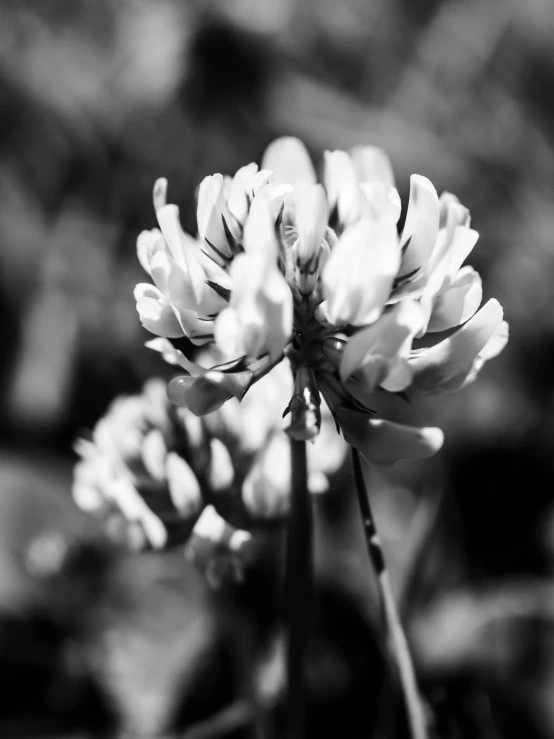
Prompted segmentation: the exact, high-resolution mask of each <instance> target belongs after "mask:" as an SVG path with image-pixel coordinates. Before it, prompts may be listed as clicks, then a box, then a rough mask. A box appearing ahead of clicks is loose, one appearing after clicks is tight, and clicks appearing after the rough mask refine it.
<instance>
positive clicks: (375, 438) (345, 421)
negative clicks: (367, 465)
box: [335, 406, 444, 464]
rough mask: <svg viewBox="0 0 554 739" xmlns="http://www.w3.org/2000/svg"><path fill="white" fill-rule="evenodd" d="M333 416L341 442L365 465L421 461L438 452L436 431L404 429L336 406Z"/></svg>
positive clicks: (439, 440)
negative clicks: (350, 447)
mask: <svg viewBox="0 0 554 739" xmlns="http://www.w3.org/2000/svg"><path fill="white" fill-rule="evenodd" d="M335 414H336V417H337V420H338V422H339V424H340V427H341V429H342V432H343V434H344V438H345V440H346V441H347V442H348V444H350V446H352V447H354V449H357V450H358V451H359V452H360V454H362V455H363V456H364V457H365V458H366V459H367V460H368V461H369V462H377V463H381V464H390V463H392V462H396V461H398V460H399V459H423V458H425V457H431V456H432V455H433V454H436V452H438V451H439V449H440V448H441V446H442V445H443V442H444V435H443V433H442V431H441V430H440V429H439V428H434V427H423V428H420V427H417V426H404V425H403V424H398V423H392V422H391V421H385V420H383V419H379V418H372V417H371V416H368V415H367V414H365V413H361V412H359V411H353V410H349V409H347V408H344V407H341V406H338V407H336V408H335Z"/></svg>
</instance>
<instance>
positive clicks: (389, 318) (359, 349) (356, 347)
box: [340, 300, 422, 382]
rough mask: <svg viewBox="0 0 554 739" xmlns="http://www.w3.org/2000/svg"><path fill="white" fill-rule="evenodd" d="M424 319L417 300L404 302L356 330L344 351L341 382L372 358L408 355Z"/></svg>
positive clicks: (391, 357) (341, 364)
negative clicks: (412, 341)
mask: <svg viewBox="0 0 554 739" xmlns="http://www.w3.org/2000/svg"><path fill="white" fill-rule="evenodd" d="M421 318H422V317H421V312H420V310H419V308H418V305H417V303H416V302H415V301H413V300H401V301H400V302H398V303H396V304H395V305H394V306H393V307H392V309H391V310H389V311H388V312H387V313H385V314H383V315H382V316H381V317H380V318H379V320H378V321H376V322H375V323H374V324H372V325H371V326H368V327H367V328H363V329H361V330H360V331H357V332H356V333H355V334H354V335H353V336H351V337H350V338H349V339H348V341H347V343H346V345H345V347H344V349H343V353H342V358H341V363H340V376H341V380H342V381H343V382H345V381H346V380H347V379H348V377H350V375H352V374H354V372H356V371H357V370H359V369H361V368H362V367H363V366H364V365H365V364H367V363H369V362H370V361H371V359H372V358H375V357H381V358H385V359H393V358H394V357H395V356H396V355H398V354H402V355H403V356H407V355H408V353H409V351H410V348H411V341H410V339H413V337H414V336H415V334H416V332H417V331H418V330H419V327H420V325H421Z"/></svg>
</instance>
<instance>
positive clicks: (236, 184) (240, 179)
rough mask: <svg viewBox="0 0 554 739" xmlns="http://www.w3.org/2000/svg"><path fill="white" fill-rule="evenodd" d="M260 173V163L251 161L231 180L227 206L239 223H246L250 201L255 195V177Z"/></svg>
mask: <svg viewBox="0 0 554 739" xmlns="http://www.w3.org/2000/svg"><path fill="white" fill-rule="evenodd" d="M257 174H258V165H257V164H256V163H255V162H251V163H250V164H247V165H246V166H244V167H241V168H240V169H239V170H237V172H236V174H235V176H234V177H233V179H232V181H231V186H230V188H229V195H228V197H227V208H228V209H229V212H230V213H231V215H232V216H233V217H234V218H235V219H236V221H237V223H240V224H244V222H245V220H246V216H247V215H248V208H249V204H250V201H251V200H252V198H253V197H254V193H253V186H254V178H255V176H256V175H257Z"/></svg>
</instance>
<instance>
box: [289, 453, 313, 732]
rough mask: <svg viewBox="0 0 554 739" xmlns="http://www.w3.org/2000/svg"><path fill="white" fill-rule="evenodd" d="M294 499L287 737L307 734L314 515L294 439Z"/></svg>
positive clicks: (304, 462) (304, 461) (302, 460)
mask: <svg viewBox="0 0 554 739" xmlns="http://www.w3.org/2000/svg"><path fill="white" fill-rule="evenodd" d="M290 445H291V464H292V500H291V515H290V517H289V524H288V535H287V551H286V571H285V577H286V580H285V589H286V590H285V601H286V602H285V608H286V619H287V655H286V666H287V733H286V736H287V739H303V737H304V736H305V714H306V710H305V692H306V691H305V685H304V672H305V671H304V665H305V655H306V651H307V643H308V638H309V634H310V612H311V603H312V592H313V590H312V589H313V575H312V542H313V517H312V509H311V501H310V497H309V493H308V468H307V455H306V442H305V441H295V440H294V439H291V442H290Z"/></svg>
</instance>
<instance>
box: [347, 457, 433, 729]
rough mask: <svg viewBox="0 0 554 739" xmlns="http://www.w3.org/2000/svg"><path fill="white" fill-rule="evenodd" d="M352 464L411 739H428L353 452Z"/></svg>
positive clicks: (378, 541) (378, 543) (369, 551)
mask: <svg viewBox="0 0 554 739" xmlns="http://www.w3.org/2000/svg"><path fill="white" fill-rule="evenodd" d="M352 462H353V466H354V479H355V481H356V491H357V494H358V504H359V506H360V513H361V514H362V522H363V526H364V533H365V541H366V546H367V551H368V553H369V557H370V559H371V562H372V564H373V567H374V568H375V572H376V574H377V579H378V582H379V589H380V592H381V599H382V601H383V606H384V611H385V619H386V623H387V629H388V634H389V638H390V641H391V646H392V649H393V652H394V656H395V659H396V665H397V668H398V673H399V676H400V684H401V687H402V693H403V696H404V703H405V706H406V713H407V715H408V721H409V723H410V731H411V735H412V739H427V727H426V722H425V714H424V709H423V705H422V702H421V698H420V696H419V691H418V689H417V682H416V676H415V671H414V666H413V663H412V658H411V657H410V650H409V648H408V642H407V641H406V636H405V634H404V630H403V628H402V624H401V623H400V618H399V616H398V611H397V609H396V604H395V602H394V596H393V594H392V587H391V582H390V577H389V573H388V571H387V568H386V564H385V558H384V555H383V549H382V547H381V540H380V539H379V534H378V533H377V529H376V527H375V519H374V517H373V513H372V510H371V504H370V501H369V495H368V491H367V487H366V484H365V479H364V473H363V469H362V464H361V460H360V455H359V452H358V451H357V450H356V449H352Z"/></svg>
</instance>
